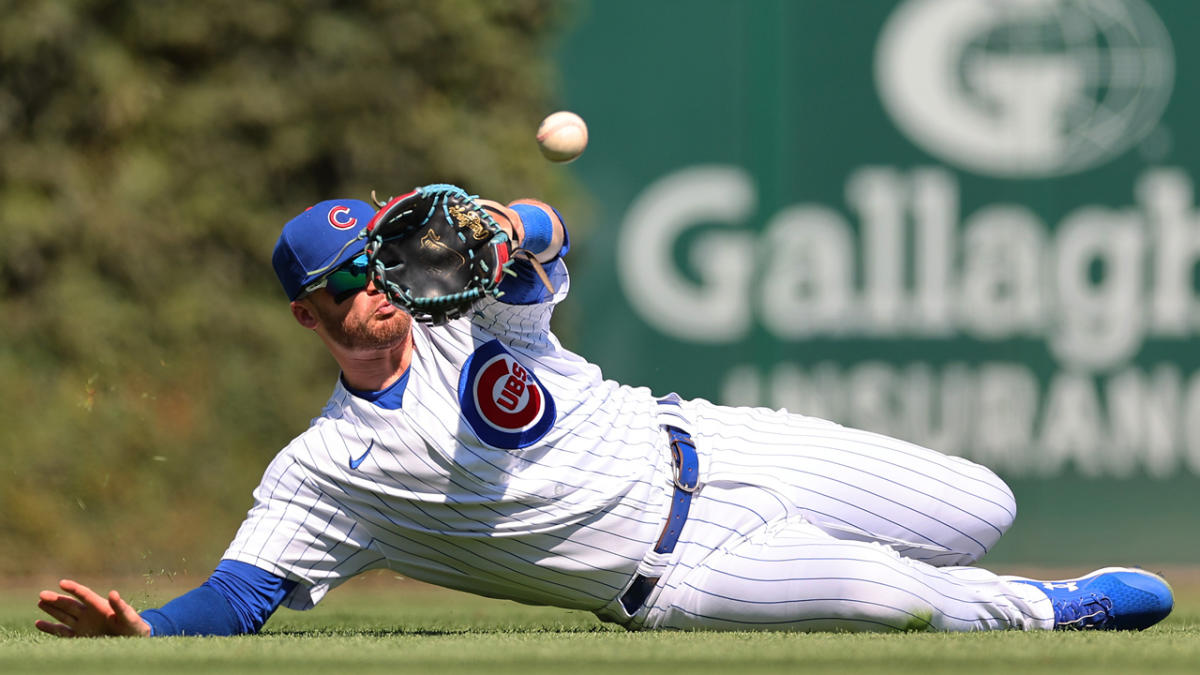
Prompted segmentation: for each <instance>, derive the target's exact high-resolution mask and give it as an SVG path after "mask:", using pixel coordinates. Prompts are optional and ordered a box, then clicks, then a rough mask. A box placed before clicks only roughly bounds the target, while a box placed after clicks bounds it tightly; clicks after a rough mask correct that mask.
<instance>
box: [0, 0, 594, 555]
mask: <svg viewBox="0 0 1200 675" xmlns="http://www.w3.org/2000/svg"><path fill="white" fill-rule="evenodd" d="M569 7H570V6H569V5H564V4H563V3H562V2H555V1H553V0H505V1H504V2H488V1H484V0H407V1H404V2H390V1H385V0H378V1H376V2H361V3H346V2H335V1H333V0H327V1H324V2H316V1H314V2H301V1H299V0H292V1H288V2H282V1H278V0H206V1H204V2H187V1H182V0H180V1H170V2H138V1H136V0H79V1H74V2H46V1H43V0H17V1H15V2H9V3H6V4H5V11H4V13H3V15H2V16H0V242H3V243H2V244H0V303H3V314H4V317H5V321H4V326H3V328H2V329H0V342H2V345H0V377H2V378H3V381H4V382H5V387H4V389H3V392H2V393H0V397H2V398H0V467H3V469H0V470H2V471H3V476H2V477H0V513H3V515H4V517H3V518H0V550H3V551H4V552H5V553H4V554H3V555H2V556H0V571H3V572H6V573H10V574H11V573H29V572H32V571H35V570H40V569H45V568H47V567H49V568H52V569H58V570H62V571H63V572H64V573H66V572H68V571H69V572H71V573H79V572H81V571H89V570H110V571H123V572H128V571H141V570H144V569H159V568H166V569H172V570H176V569H178V570H185V569H188V568H189V566H190V565H191V564H192V563H189V562H188V561H189V560H191V561H195V565H196V566H197V567H199V568H201V569H199V570H194V571H197V572H202V571H207V569H210V566H211V565H212V564H213V563H215V561H216V559H217V557H218V556H219V555H220V553H221V551H222V550H223V547H224V544H225V543H226V542H227V541H228V540H229V538H230V537H231V536H232V534H233V529H234V528H235V527H236V525H237V523H238V522H239V521H240V517H241V514H243V513H244V511H245V510H246V509H247V508H248V507H249V505H250V497H249V491H250V489H251V488H252V487H253V485H254V484H255V483H256V482H257V479H258V476H259V475H260V474H261V472H262V469H263V468H264V466H265V464H266V461H267V459H269V457H270V456H272V455H273V454H274V453H275V452H276V451H277V450H278V449H279V448H280V447H282V445H283V444H285V443H286V442H287V441H288V440H289V439H290V438H291V437H292V436H293V435H295V433H296V432H298V431H299V430H300V429H301V428H302V427H303V425H304V424H306V423H307V420H308V419H309V418H310V417H311V416H312V414H314V413H315V412H316V411H317V410H318V409H319V406H320V404H321V403H322V402H323V401H324V399H325V397H326V396H327V395H328V392H329V390H330V388H331V386H332V384H333V378H334V376H335V374H336V367H335V366H334V365H333V363H332V361H331V360H330V359H329V358H328V356H327V355H326V354H325V353H324V350H323V349H322V348H321V347H320V345H319V343H318V342H317V341H316V340H315V339H314V338H313V337H312V336H310V335H307V334H305V332H304V331H303V330H302V329H300V328H299V327H297V326H296V325H295V323H294V321H293V320H292V318H291V316H290V314H289V312H288V310H287V305H286V303H285V301H284V298H283V295H282V292H281V291H280V289H279V288H278V284H277V282H276V281H275V278H274V275H273V273H272V271H271V267H270V255H271V249H272V247H273V245H274V242H275V238H276V236H277V234H278V232H279V228H280V227H281V226H282V224H283V223H284V222H286V221H287V220H288V219H289V218H291V217H292V216H294V215H295V214H296V213H299V212H300V211H302V210H303V209H304V208H306V207H307V206H309V205H310V204H312V203H315V202H316V201H320V200H322V199H328V198H331V197H337V196H351V197H358V198H363V199H369V195H370V192H371V190H376V191H377V193H378V195H379V196H380V197H381V198H384V197H387V196H390V195H392V194H399V193H401V192H404V191H407V190H408V189H410V188H412V187H413V186H416V185H421V184H425V183H430V182H450V183H457V184H460V185H463V186H464V187H466V188H467V189H468V190H471V191H472V192H476V193H479V194H483V195H486V196H488V197H491V198H495V199H502V200H507V199H514V198H517V197H522V196H537V197H541V198H544V199H548V200H555V199H558V200H568V201H569V200H571V199H572V198H573V195H572V193H571V188H570V186H569V185H566V184H565V183H564V181H563V179H562V178H561V172H558V173H555V172H554V171H553V170H552V168H551V167H550V166H549V165H548V164H546V163H545V162H544V161H542V160H541V159H540V157H539V156H538V153H537V150H536V147H535V146H534V143H533V140H532V136H533V131H534V129H535V128H536V126H537V123H538V121H539V120H540V119H541V117H542V116H544V115H545V114H546V113H547V112H549V111H551V110H553V109H555V106H554V105H553V94H554V76H553V73H552V71H551V69H550V68H549V67H548V65H547V64H546V63H545V62H544V57H543V52H544V51H545V50H546V44H547V41H548V40H549V39H550V37H551V36H552V35H553V34H554V32H555V31H556V30H558V29H559V28H560V27H561V26H562V25H563V23H564V22H565V21H567V20H568V19H569V13H568V11H567V10H568V9H569ZM17 552H20V553H19V555H18V554H17Z"/></svg>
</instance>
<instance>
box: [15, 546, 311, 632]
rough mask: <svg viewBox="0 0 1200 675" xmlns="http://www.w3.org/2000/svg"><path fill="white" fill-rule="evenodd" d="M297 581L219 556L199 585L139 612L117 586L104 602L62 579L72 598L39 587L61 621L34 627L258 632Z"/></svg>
mask: <svg viewBox="0 0 1200 675" xmlns="http://www.w3.org/2000/svg"><path fill="white" fill-rule="evenodd" d="M295 586H296V582H294V581H288V580H285V579H284V578H282V577H279V576H276V575H274V574H271V573H270V572H267V571H265V570H262V569H259V568H257V567H254V566H253V565H247V564H246V563H242V562H237V561H234V560H222V561H221V563H220V564H219V565H217V569H216V570H215V571H214V572H213V573H212V576H210V577H209V578H208V580H207V581H205V582H204V583H203V584H201V585H200V586H199V587H197V588H195V589H193V590H191V591H189V592H187V593H185V594H183V595H181V596H179V597H178V598H175V599H174V600H172V601H170V602H168V603H167V604H166V605H163V606H162V607H161V608H159V609H150V610H146V611H144V612H142V613H141V614H140V615H139V614H138V613H137V612H136V611H134V609H133V608H132V607H130V606H129V605H128V604H127V603H125V602H124V601H123V600H121V599H120V596H119V595H117V592H116V591H112V592H111V593H110V594H109V598H108V599H107V601H106V600H105V599H104V598H102V597H100V596H99V595H97V594H96V593H94V592H92V590H91V589H89V588H87V587H86V586H83V585H82V584H78V583H76V582H73V581H67V580H64V581H63V582H62V588H63V590H65V591H68V592H69V593H71V594H72V595H74V596H75V597H74V598H72V597H70V596H64V595H61V594H58V593H54V592H53V591H42V593H41V596H40V600H39V602H38V607H40V608H41V609H42V611H44V612H46V613H47V614H49V615H51V616H52V617H54V618H56V619H58V620H59V621H60V622H61V623H51V622H48V621H38V622H37V623H36V624H35V625H36V626H37V627H38V629H40V630H42V631H44V632H47V633H50V634H51V635H57V636H59V637H99V636H105V635H129V636H141V637H147V636H151V635H154V636H164V635H240V634H243V633H256V632H258V630H259V629H260V628H262V626H263V624H264V623H266V622H267V619H268V618H270V616H271V614H273V613H274V612H275V610H276V609H277V608H278V607H279V605H280V603H281V602H282V601H283V598H284V597H285V596H286V595H287V594H288V593H289V592H291V590H292V589H293V588H295Z"/></svg>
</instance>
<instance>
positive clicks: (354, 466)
mask: <svg viewBox="0 0 1200 675" xmlns="http://www.w3.org/2000/svg"><path fill="white" fill-rule="evenodd" d="M373 447H375V439H371V444H370V445H368V446H367V451H366V452H364V453H363V454H361V455H359V456H358V458H357V459H355V458H354V457H351V458H350V468H351V469H357V468H358V465H359V464H362V463H363V460H364V459H366V458H367V455H369V454H371V448H373Z"/></svg>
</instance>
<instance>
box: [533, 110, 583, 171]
mask: <svg viewBox="0 0 1200 675" xmlns="http://www.w3.org/2000/svg"><path fill="white" fill-rule="evenodd" d="M537 142H538V148H540V149H541V151H542V155H544V156H545V157H546V159H548V160H550V161H551V162H563V163H566V162H570V161H571V160H573V159H575V158H576V157H578V156H579V155H581V154H583V149H584V148H586V147H587V142H588V130H587V124H584V122H583V118H581V117H580V116H579V115H576V114H575V113H573V112H567V111H566V110H560V111H559V112H556V113H552V114H550V115H549V116H547V117H546V119H544V120H542V124H541V126H539V127H538V130H537Z"/></svg>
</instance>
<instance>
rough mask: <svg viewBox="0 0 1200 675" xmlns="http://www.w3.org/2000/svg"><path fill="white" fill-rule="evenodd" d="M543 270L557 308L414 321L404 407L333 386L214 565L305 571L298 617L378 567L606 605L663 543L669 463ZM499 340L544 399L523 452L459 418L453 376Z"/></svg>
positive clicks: (633, 398) (637, 393) (651, 405)
mask: <svg viewBox="0 0 1200 675" xmlns="http://www.w3.org/2000/svg"><path fill="white" fill-rule="evenodd" d="M551 273H552V274H553V275H554V277H555V278H554V282H555V286H556V287H557V288H558V289H559V291H558V293H557V294H556V297H555V299H554V301H553V302H547V303H542V304H535V305H507V304H504V303H500V302H497V301H487V302H485V303H482V306H481V309H480V311H479V312H478V314H477V316H476V317H475V318H474V319H473V320H469V319H466V318H464V319H459V320H457V321H453V322H451V323H449V324H448V325H446V326H442V327H436V328H431V327H428V326H425V325H423V324H414V326H413V337H414V348H415V350H416V354H415V356H414V358H413V361H412V365H411V367H410V371H409V374H408V377H407V383H406V386H405V389H404V393H403V405H402V406H401V407H400V408H399V409H396V410H388V409H384V408H381V407H379V406H377V405H375V404H374V403H371V402H370V401H367V400H364V399H362V398H359V397H356V396H354V395H352V394H350V393H349V392H348V391H347V390H346V388H345V387H344V386H342V384H341V383H340V382H339V384H338V385H337V386H336V388H335V390H334V393H333V396H332V397H331V398H330V400H329V402H328V404H327V405H326V406H325V408H324V410H322V412H321V415H320V416H319V417H318V418H316V419H315V420H314V421H313V423H312V425H311V426H310V427H309V429H307V430H306V431H305V432H304V433H303V434H301V435H300V436H299V437H297V438H296V439H295V440H294V441H292V443H290V444H289V445H288V446H287V447H286V448H285V449H284V450H283V451H282V452H280V453H279V455H278V456H277V457H276V458H275V460H274V461H273V462H272V463H271V465H270V466H269V467H268V469H267V471H266V474H265V475H264V477H263V479H262V482H261V483H260V484H259V486H258V488H257V489H256V490H255V492H254V497H255V505H254V507H253V509H252V510H251V511H250V513H249V514H248V517H247V519H246V521H245V522H244V523H243V524H242V526H241V528H240V530H239V531H238V533H237V536H236V538H235V539H234V541H233V543H232V544H231V545H230V546H229V549H228V550H227V551H226V553H225V555H224V557H225V558H227V559H233V560H239V561H242V562H246V563H250V564H253V565H256V566H258V567H261V568H263V569H266V570H268V571H270V572H272V573H275V574H278V575H280V576H285V577H288V578H293V579H299V580H301V581H302V582H303V583H301V584H300V585H299V586H298V587H297V589H296V590H295V591H294V592H293V594H292V596H291V597H289V598H286V599H285V601H284V604H285V606H289V607H292V608H296V609H304V608H307V607H311V606H312V605H313V604H314V603H316V602H317V601H318V600H319V599H320V597H321V596H322V595H323V594H324V593H325V592H326V591H327V590H328V589H329V588H331V587H333V586H336V585H337V584H338V583H340V582H342V581H344V580H346V579H348V578H349V577H351V576H353V575H355V574H357V573H359V572H362V571H365V570H368V569H372V568H379V567H389V568H391V569H394V570H396V571H398V572H400V573H402V574H405V575H407V576H410V577H412V578H415V579H419V580H423V581H427V582H430V583H434V584H438V585H442V586H446V587H450V588H456V589H460V590H465V591H469V592H473V593H478V594H481V595H487V596H492V597H505V598H512V599H515V600H519V601H523V602H531V603H544V604H554V605H558V606H564V607H573V608H582V609H596V608H598V607H600V606H602V605H604V604H605V603H606V602H608V601H609V600H611V599H612V597H613V596H614V595H615V594H617V593H619V592H620V590H621V586H622V584H624V583H625V581H626V580H627V579H628V578H629V576H630V575H631V574H632V572H633V569H634V568H635V567H636V566H637V564H638V562H639V561H640V560H641V558H642V556H643V555H644V554H645V552H646V550H647V547H648V546H650V545H651V544H652V543H653V541H654V540H655V539H656V538H657V536H658V530H659V528H660V527H661V522H662V514H663V512H664V509H665V506H664V504H665V502H666V500H667V499H668V493H667V489H668V486H667V485H666V484H665V483H664V481H662V480H658V479H657V478H656V476H657V475H658V474H659V473H660V472H664V471H667V470H668V467H666V466H665V463H666V462H667V456H666V455H665V454H664V450H663V445H662V443H661V431H660V430H659V428H658V426H657V423H656V421H655V416H654V409H655V408H656V404H655V400H654V398H653V397H652V396H651V394H650V392H649V391H648V390H646V389H640V388H632V387H625V386H621V385H618V384H616V383H614V382H612V381H607V380H604V379H603V377H602V376H601V373H600V370H599V368H597V367H596V366H594V365H591V364H589V363H587V362H586V361H584V360H583V359H581V358H580V357H578V356H576V355H575V354H572V353H571V352H568V351H565V350H563V349H562V347H561V345H560V344H559V343H558V341H557V339H556V338H555V337H554V336H553V335H552V334H550V332H549V320H550V315H551V312H552V309H553V306H554V304H556V303H557V302H558V301H559V300H561V299H562V298H563V297H565V295H566V292H567V288H568V286H569V282H568V280H567V277H566V272H565V268H564V267H563V266H562V265H561V264H557V265H555V266H554V267H553V268H552V269H551ZM493 340H498V342H499V345H500V346H502V347H503V350H505V351H506V352H507V353H508V354H510V355H511V356H512V357H515V359H516V361H517V362H518V363H519V364H520V365H521V366H523V367H524V368H526V369H527V370H528V371H529V372H530V373H532V375H533V377H534V378H536V381H537V382H540V383H541V385H542V387H543V388H544V391H545V392H548V394H549V399H550V400H551V401H552V403H553V406H554V415H555V419H554V421H553V424H552V425H551V426H549V428H547V429H545V430H544V435H543V436H541V437H540V438H539V439H537V441H536V442H533V443H531V444H529V445H527V447H518V448H511V447H510V448H504V447H495V446H493V445H489V444H488V443H486V442H484V441H483V440H481V438H480V437H481V436H483V437H487V438H489V439H491V440H492V441H493V442H497V443H501V444H504V445H510V446H511V445H514V444H515V443H514V442H505V441H504V440H496V438H495V435H496V434H497V433H500V432H497V431H496V430H495V429H491V428H484V429H482V430H477V429H476V428H474V427H473V426H472V422H471V421H470V420H469V419H468V415H465V414H464V413H463V405H462V404H461V403H460V386H461V385H462V382H461V380H462V379H463V378H462V376H463V372H464V370H465V369H467V368H468V367H469V365H470V364H469V359H470V358H471V357H472V355H473V354H475V353H476V352H479V351H480V350H481V348H487V347H489V346H490V349H491V350H492V351H497V348H496V345H495V343H493ZM508 363H509V364H510V365H511V361H509V362H508ZM492 370H495V368H493V369H492ZM505 372H506V373H507V372H508V371H505ZM484 376H485V377H486V373H485V374H484ZM491 379H492V380H495V379H496V378H494V377H493V378H491ZM496 389H497V390H498V391H499V392H500V394H501V396H500V397H499V398H500V401H501V403H503V402H504V394H505V392H504V389H503V385H502V384H500V383H497V384H496ZM531 390H532V391H536V389H534V388H532V387H531ZM521 393H523V394H525V396H524V398H525V399H528V398H529V393H530V392H529V391H526V392H521ZM540 403H541V404H542V405H543V407H544V406H545V403H546V402H545V401H541V402H540ZM469 407H473V406H469ZM517 421H518V422H520V421H521V420H517ZM475 424H476V425H479V424H486V422H481V421H480V420H478V419H477V420H476V421H475ZM535 426H536V425H535ZM537 431H539V430H536V429H535V431H534V434H536V433H537ZM364 455H365V456H364ZM359 458H362V459H361V463H358V464H357V465H356V466H355V467H354V468H352V467H351V464H352V463H353V462H356V461H358V460H359Z"/></svg>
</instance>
